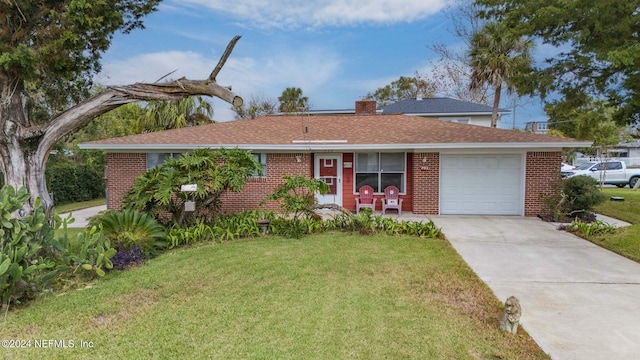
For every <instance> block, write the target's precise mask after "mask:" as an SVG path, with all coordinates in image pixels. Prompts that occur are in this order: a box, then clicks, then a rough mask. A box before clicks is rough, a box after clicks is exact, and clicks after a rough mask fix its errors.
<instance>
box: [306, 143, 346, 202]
mask: <svg viewBox="0 0 640 360" xmlns="http://www.w3.org/2000/svg"><path fill="white" fill-rule="evenodd" d="M320 158H325V159H324V160H327V159H326V158H331V159H332V160H336V161H335V162H334V165H335V167H336V169H337V172H336V180H337V181H336V184H335V186H336V200H335V202H334V203H335V204H336V205H340V206H342V204H343V200H344V199H343V198H344V194H343V192H342V178H343V172H342V153H339V154H334V153H328V154H323V153H319V154H314V161H313V177H314V178H316V179H320ZM319 196H327V195H319V194H316V199H317V200H318V203H321V204H322V202H320V201H321V200H320V198H319Z"/></svg>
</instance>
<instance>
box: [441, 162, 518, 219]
mask: <svg viewBox="0 0 640 360" xmlns="http://www.w3.org/2000/svg"><path fill="white" fill-rule="evenodd" d="M522 176H523V165H522V155H516V154H514V155H442V156H441V157H440V213H441V214H469V215H522V211H523V210H522V208H523V200H522V196H523V183H524V181H523V180H522Z"/></svg>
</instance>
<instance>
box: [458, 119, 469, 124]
mask: <svg viewBox="0 0 640 360" xmlns="http://www.w3.org/2000/svg"><path fill="white" fill-rule="evenodd" d="M456 122H458V123H459V124H468V123H469V119H458V120H456Z"/></svg>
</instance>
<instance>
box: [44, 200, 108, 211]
mask: <svg viewBox="0 0 640 360" xmlns="http://www.w3.org/2000/svg"><path fill="white" fill-rule="evenodd" d="M104 204H106V200H105V199H104V198H101V199H95V200H89V201H82V202H77V203H70V204H64V205H55V206H54V208H55V210H56V211H57V212H58V214H62V213H68V212H71V211H74V210H80V209H86V208H90V207H94V206H100V205H104Z"/></svg>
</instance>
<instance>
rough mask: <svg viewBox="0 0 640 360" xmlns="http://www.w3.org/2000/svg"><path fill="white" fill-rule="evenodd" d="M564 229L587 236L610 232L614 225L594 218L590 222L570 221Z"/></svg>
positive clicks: (614, 229)
mask: <svg viewBox="0 0 640 360" xmlns="http://www.w3.org/2000/svg"><path fill="white" fill-rule="evenodd" d="M566 230H567V231H569V232H572V233H575V234H577V235H579V236H581V237H589V236H594V235H603V234H612V233H614V232H615V231H616V227H615V226H613V225H610V224H607V223H605V222H603V221H602V220H596V221H593V222H590V223H585V222H583V221H579V220H576V221H572V222H571V224H569V226H568V227H567V228H566Z"/></svg>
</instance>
